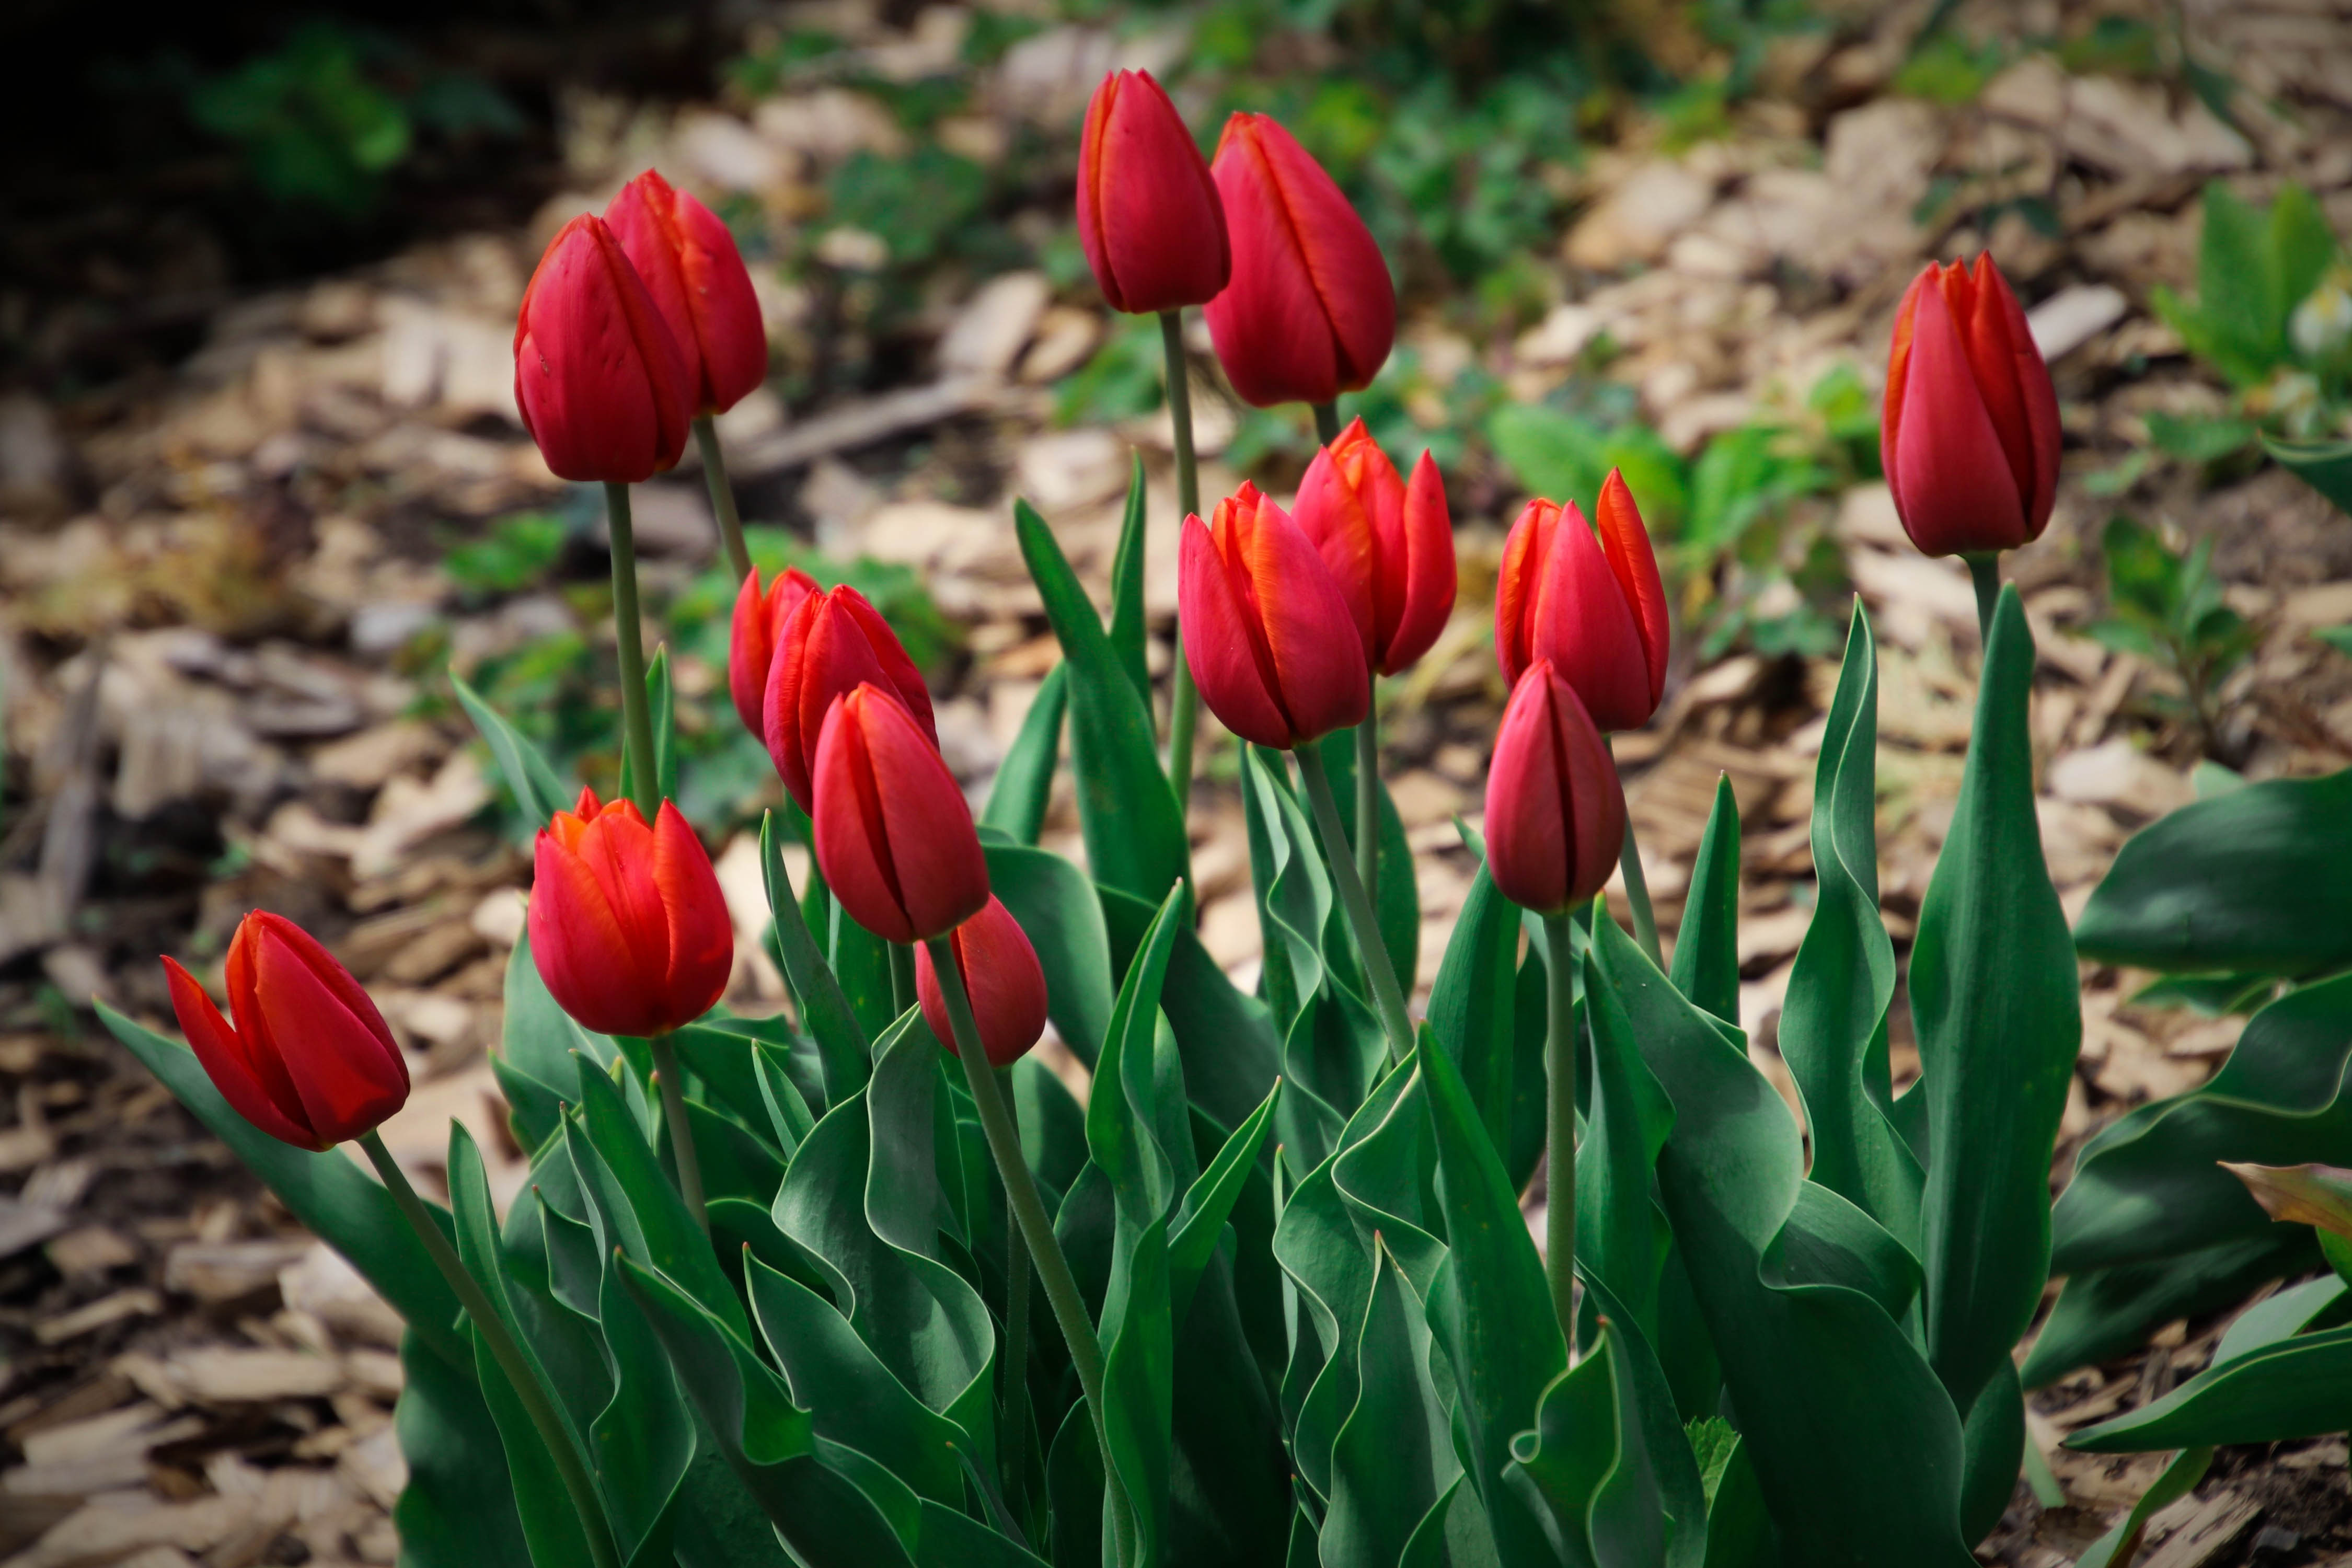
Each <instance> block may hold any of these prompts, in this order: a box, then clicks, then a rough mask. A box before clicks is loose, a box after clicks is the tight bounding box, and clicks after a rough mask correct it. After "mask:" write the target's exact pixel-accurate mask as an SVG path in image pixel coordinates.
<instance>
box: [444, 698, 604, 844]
mask: <svg viewBox="0 0 2352 1568" xmlns="http://www.w3.org/2000/svg"><path fill="white" fill-rule="evenodd" d="M449 685H450V687H451V689H454V690H455V691H456V692H457V705H458V706H459V707H461V708H463V709H464V710H466V716H467V718H469V719H471V720H472V721H474V728H475V729H477V730H478V731H481V735H482V739H483V740H484V741H485V742H488V744H489V748H490V755H491V756H492V757H494V758H496V759H497V761H498V764H499V772H500V773H504V774H505V775H506V781H507V788H509V789H510V790H512V791H513V792H514V797H515V804H516V805H520V807H521V808H522V811H523V815H524V816H526V817H528V818H530V821H531V822H532V823H533V824H544V823H546V822H548V821H549V820H551V818H553V816H555V814H556V813H557V812H559V811H569V810H570V809H571V808H572V803H573V801H574V800H575V799H576V798H577V796H578V795H579V793H580V792H579V791H578V790H577V789H575V788H571V787H568V786H567V785H566V784H564V782H563V781H562V779H561V778H559V777H558V776H556V772H555V769H554V768H553V767H552V766H551V765H550V763H548V760H547V759H546V758H545V757H543V756H541V754H540V751H539V748H538V747H536V746H534V745H532V744H531V743H530V742H529V741H526V740H524V739H523V737H522V732H521V731H519V730H517V729H516V728H515V727H514V726H513V725H512V724H509V723H508V722H507V721H506V718H505V716H504V715H502V714H501V713H499V710H497V709H495V708H493V707H491V706H490V705H489V704H488V702H486V701H484V700H482V694H481V693H480V692H478V691H476V690H475V689H473V688H472V687H470V686H468V685H467V684H466V682H465V680H464V679H463V678H461V677H459V676H457V675H454V674H453V675H451V676H450V677H449Z"/></svg>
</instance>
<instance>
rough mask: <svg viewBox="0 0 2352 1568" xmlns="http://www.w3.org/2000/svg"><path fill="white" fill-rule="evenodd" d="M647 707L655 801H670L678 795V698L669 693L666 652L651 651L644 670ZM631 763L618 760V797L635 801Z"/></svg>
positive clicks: (627, 760) (660, 650) (667, 651)
mask: <svg viewBox="0 0 2352 1568" xmlns="http://www.w3.org/2000/svg"><path fill="white" fill-rule="evenodd" d="M646 706H647V708H648V709H649V710H651V714H652V719H653V734H654V797H655V798H656V800H672V799H676V798H677V692H676V691H674V690H673V689H671V686H670V679H669V649H668V648H667V647H657V648H656V649H654V657H653V661H652V662H651V663H650V664H648V665H646ZM629 770H630V759H629V756H628V754H627V753H626V752H623V753H622V756H621V794H622V795H624V796H626V797H630V798H634V797H635V795H636V793H637V792H636V789H635V785H634V784H631V782H630V771H629Z"/></svg>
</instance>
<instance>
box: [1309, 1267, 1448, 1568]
mask: <svg viewBox="0 0 2352 1568" xmlns="http://www.w3.org/2000/svg"><path fill="white" fill-rule="evenodd" d="M1372 1256H1373V1266H1372V1280H1371V1293H1370V1300H1369V1301H1368V1303H1367V1305H1366V1309H1365V1313H1364V1323H1363V1329H1362V1332H1361V1333H1360V1336H1359V1337H1358V1340H1357V1342H1356V1344H1355V1345H1354V1346H1352V1347H1350V1348H1351V1349H1352V1350H1353V1352H1354V1354H1355V1356H1356V1364H1357V1380H1356V1386H1357V1394H1356V1401H1355V1407H1354V1408H1353V1409H1352V1410H1350V1411H1349V1414H1348V1417H1347V1419H1346V1420H1345V1421H1344V1422H1342V1423H1341V1424H1340V1426H1339V1433H1338V1435H1337V1436H1336V1437H1335V1438H1334V1440H1333V1442H1332V1446H1331V1507H1330V1511H1329V1512H1328V1514H1327V1515H1326V1516H1325V1518H1324V1521H1323V1530H1322V1538H1323V1551H1324V1553H1325V1560H1326V1561H1327V1562H1329V1563H1392V1562H1396V1561H1398V1560H1399V1559H1400V1558H1402V1556H1403V1555H1404V1552H1405V1548H1406V1546H1407V1544H1408V1542H1411V1541H1412V1537H1413V1534H1414V1532H1415V1531H1416V1529H1417V1528H1418V1527H1419V1525H1420V1524H1421V1522H1422V1521H1423V1519H1424V1518H1425V1517H1427V1516H1428V1514H1429V1512H1430V1510H1432V1509H1433V1508H1434V1507H1435V1506H1436V1505H1437V1503H1438V1502H1439V1501H1440V1500H1442V1499H1444V1497H1445V1496H1446V1495H1447V1494H1448V1492H1449V1491H1450V1490H1451V1489H1452V1488H1453V1487H1454V1483H1455V1482H1456V1481H1458V1480H1459V1479H1461V1476H1462V1462H1461V1460H1460V1459H1458V1458H1455V1456H1454V1442H1453V1436H1452V1433H1451V1430H1450V1424H1449V1422H1448V1421H1447V1419H1446V1414H1445V1409H1444V1405H1443V1404H1442V1403H1441V1401H1440V1400H1439V1398H1438V1395H1437V1390H1436V1387H1435V1385H1434V1384H1433V1382H1432V1380H1431V1377H1430V1371H1429V1351H1430V1336H1429V1328H1428V1324H1427V1321H1426V1316H1425V1313H1424V1311H1423V1307H1422V1303H1421V1300H1420V1298H1419V1297H1418V1296H1417V1295H1416V1294H1415V1293H1414V1292H1413V1289H1412V1285H1411V1283H1410V1282H1409V1281H1408V1280H1407V1279H1405V1277H1404V1275H1403V1273H1402V1270H1401V1269H1400V1268H1398V1266H1397V1262H1396V1259H1395V1258H1393V1257H1392V1256H1391V1254H1390V1252H1389V1249H1388V1247H1387V1246H1386V1244H1385V1242H1384V1241H1383V1240H1382V1239H1381V1238H1380V1237H1374V1239H1373V1242H1372Z"/></svg>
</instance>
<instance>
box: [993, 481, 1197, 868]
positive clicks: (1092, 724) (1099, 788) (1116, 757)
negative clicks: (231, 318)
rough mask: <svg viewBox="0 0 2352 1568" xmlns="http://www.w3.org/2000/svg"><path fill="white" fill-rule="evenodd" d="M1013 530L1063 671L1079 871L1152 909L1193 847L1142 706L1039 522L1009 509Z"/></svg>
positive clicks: (1017, 506) (1026, 511) (1019, 504)
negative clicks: (1081, 850)
mask: <svg viewBox="0 0 2352 1568" xmlns="http://www.w3.org/2000/svg"><path fill="white" fill-rule="evenodd" d="M1013 528H1014V531H1016V532H1017V533H1018V534H1019V536H1020V540H1021V554H1022V557H1023V559H1024V560H1025V561H1026V562H1027V563H1029V574H1030V576H1031V577H1032V578H1034V579H1035V581H1036V584H1037V592H1038V595H1039V596H1040V597H1041V598H1042V599H1043V600H1044V601H1045V618H1046V620H1047V621H1049V622H1050V623H1052V625H1053V627H1054V635H1055V637H1057V638H1058V639H1060V641H1061V645H1062V658H1063V661H1064V665H1065V667H1066V668H1067V669H1068V670H1069V672H1070V673H1069V689H1070V771H1071V773H1072V775H1073V776H1074V778H1075V779H1076V784H1077V793H1078V827H1079V831H1080V832H1081V833H1082V834H1083V835H1084V836H1085V838H1086V845H1087V866H1088V867H1089V868H1091V869H1092V871H1093V873H1094V877H1095V879H1096V880H1097V881H1099V882H1103V883H1105V884H1108V886H1110V887H1113V888H1117V889H1119V890H1120V891H1122V892H1129V893H1133V894H1134V895H1136V896H1137V897H1138V898H1141V899H1148V900H1150V901H1152V902H1153V903H1155V904H1156V903H1158V902H1159V900H1160V899H1162V898H1163V897H1165V896H1166V895H1167V892H1168V889H1170V888H1171V887H1173V886H1175V885H1176V884H1177V883H1178V882H1180V881H1182V880H1183V879H1185V877H1186V876H1187V874H1188V872H1189V869H1190V868H1191V865H1192V847H1191V845H1190V844H1189V842H1188V841H1187V840H1186V838H1185V835H1184V819H1183V816H1182V814H1181V813H1180V812H1179V811H1178V810H1177V809H1176V796H1175V795H1174V794H1172V793H1171V791H1170V789H1169V787H1168V775H1167V774H1166V773H1163V772H1161V771H1160V756H1159V751H1158V748H1157V746H1156V744H1155V742H1154V741H1153V739H1152V725H1151V708H1150V704H1149V703H1148V702H1147V701H1146V700H1144V697H1143V694H1142V693H1141V692H1139V691H1138V690H1137V689H1136V687H1135V682H1134V680H1133V679H1132V678H1131V677H1130V676H1129V673H1128V670H1127V668H1126V667H1125V666H1124V665H1123V664H1122V662H1121V660H1120V658H1119V656H1118V649H1117V648H1115V647H1113V646H1112V644H1111V639H1110V634H1109V633H1108V631H1106V630H1104V628H1103V623H1102V616H1101V614H1100V613H1099V612H1098V611H1097V610H1096V608H1095V606H1094V604H1093V602H1092V601H1091V600H1089V599H1088V598H1087V593H1086V589H1085V588H1084V587H1083V586H1082V585H1081V584H1079V582H1078V578H1077V574H1076V573H1075V572H1073V571H1072V570H1071V569H1070V563H1069V561H1068V559H1067V558H1066V557H1065V556H1064V555H1063V553H1062V547H1061V545H1060V544H1059V543H1058V542H1055V538H1054V531H1053V530H1052V529H1050V528H1048V527H1046V526H1045V519H1043V518H1041V517H1039V516H1038V515H1037V513H1036V512H1035V510H1033V509H1032V508H1031V507H1030V505H1029V503H1028V502H1027V501H1024V500H1016V501H1014V502H1013Z"/></svg>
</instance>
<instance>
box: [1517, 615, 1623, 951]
mask: <svg viewBox="0 0 2352 1568" xmlns="http://www.w3.org/2000/svg"><path fill="white" fill-rule="evenodd" d="M1624 841H1625V795H1624V792H1623V791H1622V789H1621V788H1620V787H1619V785H1618V783H1617V768H1616V764H1615V763H1612V762H1611V761H1610V760H1609V752H1608V749H1607V748H1606V747H1605V746H1603V745H1602V744H1601V731H1599V730H1597V729H1595V728H1593V724H1592V720H1591V716H1590V715H1588V714H1587V713H1586V712H1585V711H1584V704H1583V702H1582V701H1580V700H1579V699H1578V697H1577V695H1576V689H1575V688H1573V687H1571V686H1570V685H1569V683H1568V682H1567V681H1566V680H1564V679H1561V678H1560V675H1559V671H1557V670H1556V669H1554V668H1552V665H1551V661H1550V660H1549V659H1543V658H1539V659H1538V660H1536V661H1535V663H1533V664H1531V665H1529V666H1528V668H1527V673H1525V674H1524V675H1521V676H1520V677H1519V679H1518V684H1517V685H1516V686H1514V687H1513V688H1512V689H1511V700H1510V702H1509V704H1508V705H1507V706H1506V707H1505V708H1504V710H1503V722H1502V725H1501V727H1500V728H1498V729H1497V730H1496V731H1495V755H1494V760H1493V761H1492V762H1491V763H1489V764H1488V767H1487V773H1486V871H1487V874H1488V875H1490V876H1492V877H1493V878H1494V879H1495V886H1496V888H1497V889H1500V890H1501V892H1502V895H1503V897H1505V898H1507V899H1508V900H1511V902H1513V903H1515V904H1517V905H1518V906H1519V907H1521V908H1522V909H1528V910H1535V911H1536V912H1537V913H1538V914H1545V915H1556V914H1559V913H1561V912H1562V911H1563V910H1570V909H1573V908H1574V907H1575V906H1577V905H1578V904H1580V903H1583V902H1584V901H1585V900H1589V899H1591V897H1592V895H1593V894H1595V893H1597V892H1599V891H1600V890H1601V889H1602V888H1604V887H1606V886H1608V884H1609V873H1610V872H1611V871H1612V869H1614V868H1615V867H1616V865H1617V857H1618V851H1619V849H1620V847H1622V845H1623V844H1624Z"/></svg>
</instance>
